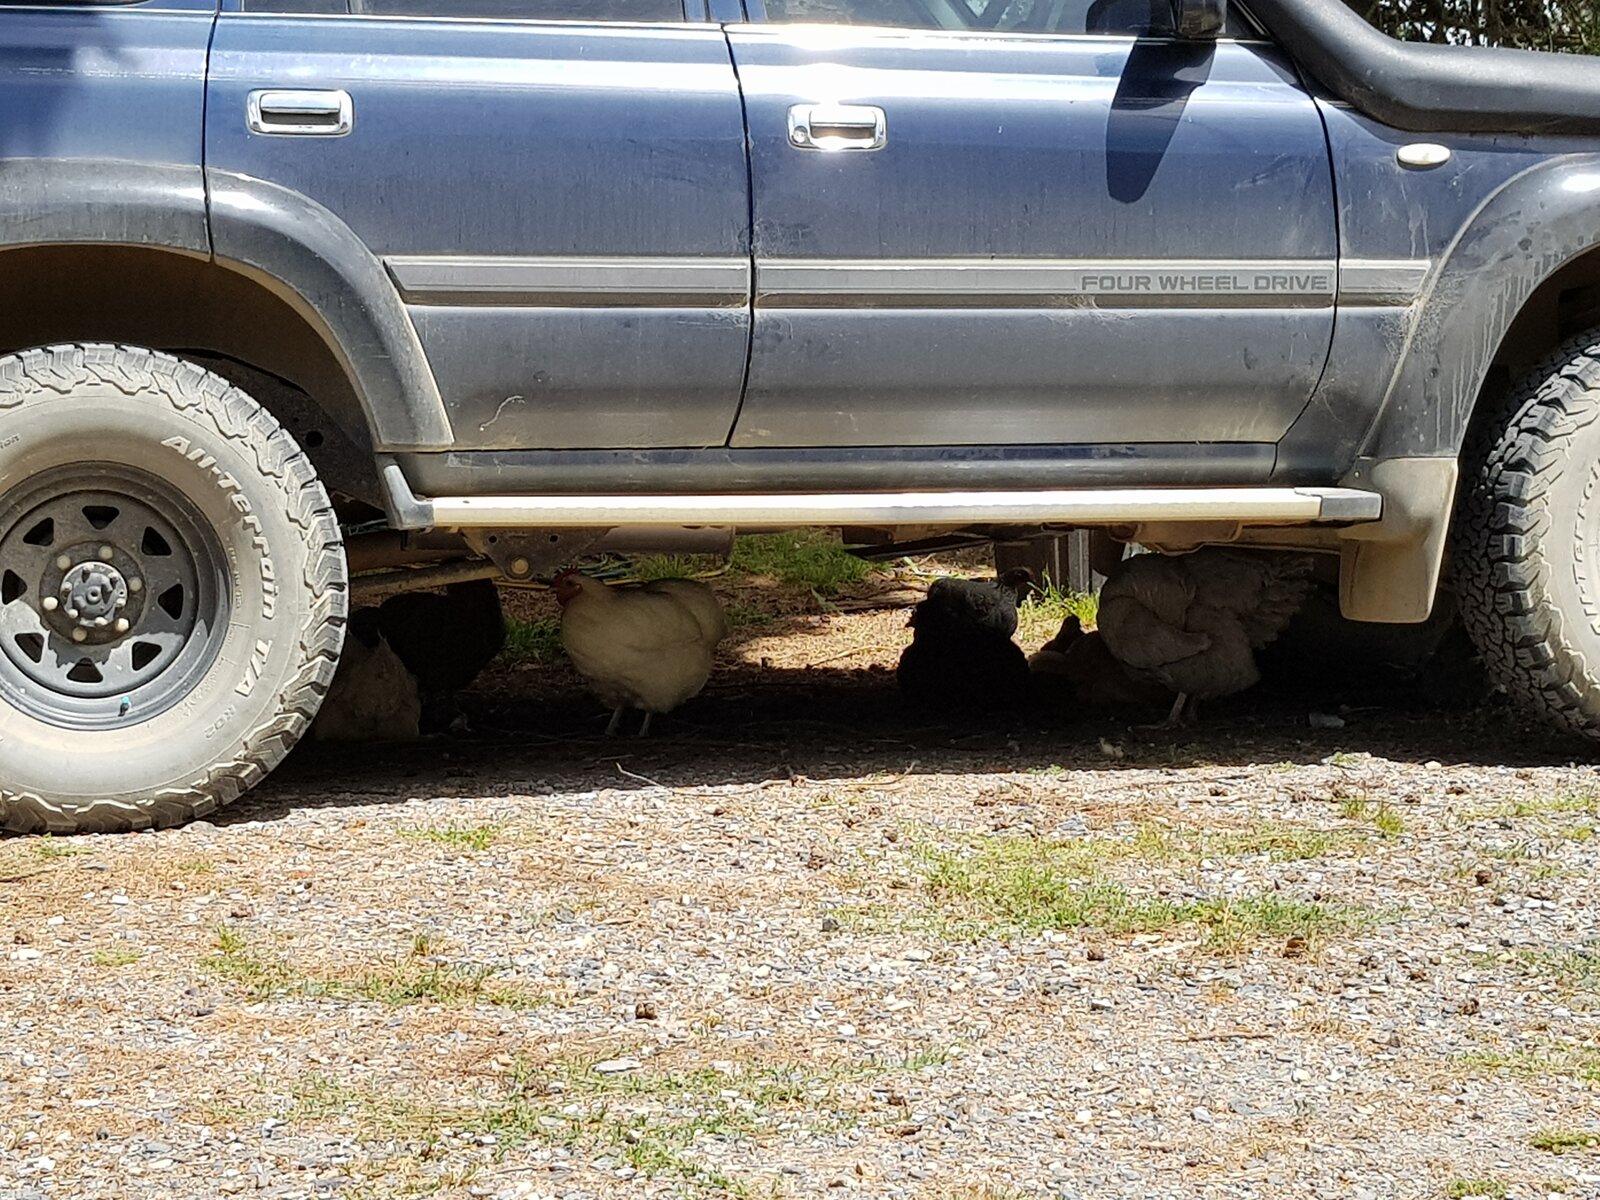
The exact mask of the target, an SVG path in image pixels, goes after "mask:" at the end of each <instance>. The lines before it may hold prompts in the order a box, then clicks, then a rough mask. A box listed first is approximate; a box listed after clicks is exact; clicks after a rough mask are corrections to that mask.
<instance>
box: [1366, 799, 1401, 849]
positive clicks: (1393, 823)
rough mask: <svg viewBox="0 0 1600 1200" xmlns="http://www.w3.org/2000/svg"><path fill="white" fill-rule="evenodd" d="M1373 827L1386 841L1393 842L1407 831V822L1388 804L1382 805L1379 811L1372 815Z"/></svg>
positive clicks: (1379, 806)
mask: <svg viewBox="0 0 1600 1200" xmlns="http://www.w3.org/2000/svg"><path fill="white" fill-rule="evenodd" d="M1372 827H1373V828H1374V829H1376V830H1377V831H1378V832H1379V833H1381V834H1382V835H1383V837H1384V840H1386V841H1391V842H1392V841H1393V840H1394V839H1395V838H1397V837H1399V836H1400V835H1401V834H1402V833H1404V832H1405V831H1406V822H1405V818H1403V817H1402V816H1401V815H1400V814H1399V813H1398V812H1396V811H1395V810H1394V809H1392V808H1390V807H1389V806H1388V805H1387V804H1380V805H1378V811H1377V812H1375V813H1373V814H1372Z"/></svg>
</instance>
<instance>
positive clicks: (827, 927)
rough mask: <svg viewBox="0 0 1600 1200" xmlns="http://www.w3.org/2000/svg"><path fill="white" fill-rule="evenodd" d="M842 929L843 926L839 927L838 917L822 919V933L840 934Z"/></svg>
mask: <svg viewBox="0 0 1600 1200" xmlns="http://www.w3.org/2000/svg"><path fill="white" fill-rule="evenodd" d="M840 928H841V926H840V925H839V919H838V918H837V917H823V918H822V932H823V933H838V932H839V930H840Z"/></svg>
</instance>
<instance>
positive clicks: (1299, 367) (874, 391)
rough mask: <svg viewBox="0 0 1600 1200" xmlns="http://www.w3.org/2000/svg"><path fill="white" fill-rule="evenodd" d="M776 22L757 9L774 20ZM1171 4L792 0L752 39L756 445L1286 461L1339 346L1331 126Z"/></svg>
mask: <svg viewBox="0 0 1600 1200" xmlns="http://www.w3.org/2000/svg"><path fill="white" fill-rule="evenodd" d="M751 2H752V3H756V4H757V5H758V6H759V0H751ZM1165 7H1166V4H1165V0H1094V2H1093V3H1090V2H1089V0H766V5H765V15H764V20H760V21H754V22H752V23H751V24H747V25H744V26H741V27H737V28H734V29H733V30H731V32H730V40H731V42H732V45H733V53H734V59H735V62H736V65H737V67H738V70H739V76H740V81H741V83H742V86H743V88H744V93H745V104H746V113H747V120H748V123H749V130H750V144H751V154H752V160H751V161H752V167H751V177H752V180H753V188H754V210H753V213H754V252H755V261H756V301H755V304H756V307H755V328H754V338H753V344H752V357H751V367H750V380H749V386H748V390H747V394H746V399H745V404H744V407H743V409H742V411H741V414H740V419H739V422H738V425H737V427H736V429H735V431H734V438H733V444H734V445H736V446H818V445H835V446H885V445H999V444H1033V445H1066V444H1075V445H1080V446H1081V445H1085V444H1107V443H1115V444H1126V443H1140V442H1142V443H1150V442H1159V443H1171V442H1191V443H1192V442H1231V443H1255V444H1261V443H1269V442H1272V441H1275V440H1276V439H1277V438H1278V437H1279V436H1280V435H1281V434H1282V433H1283V431H1284V430H1285V429H1286V428H1287V427H1288V425H1289V424H1290V422H1291V421H1292V420H1293V419H1294V417H1295V416H1296V415H1297V414H1298V413H1299V412H1300V411H1301V409H1302V408H1303V407H1304V406H1305V404H1306V402H1307V400H1308V398H1309V397H1310V395H1311V392H1312V389H1313V387H1314V386H1315V384H1316V381H1317V378H1318V375H1319V373H1320V372H1321V370H1322V367H1323V363H1324V361H1325V359H1326V356H1327V350H1328V343H1329V340H1330V337H1331V335H1332V327H1333V312H1334V310H1333V304H1334V294H1335V286H1334V285H1335V265H1336V257H1337V242H1336V232H1335V223H1334V197H1333V184H1332V180H1331V177H1330V173H1329V165H1328V151H1327V146H1326V142H1325V137H1324V134H1323V130H1322V124H1321V121H1320V119H1319V117H1318V115H1317V111H1316V109H1315V107H1314V105H1313V103H1312V101H1311V99H1310V98H1309V96H1308V95H1307V94H1306V93H1305V92H1304V91H1303V90H1302V89H1301V87H1300V86H1299V83H1298V81H1297V79H1296V77H1295V74H1294V72H1293V71H1292V69H1291V68H1290V67H1289V66H1288V64H1287V63H1286V62H1285V60H1284V59H1283V58H1282V57H1281V56H1280V55H1279V54H1278V53H1276V52H1275V51H1274V49H1273V48H1272V47H1271V46H1270V45H1268V44H1265V43H1264V42H1261V41H1260V40H1257V39H1256V38H1255V37H1254V36H1253V35H1252V33H1251V31H1250V30H1249V29H1248V28H1246V27H1243V26H1240V27H1238V28H1235V29H1232V30H1230V31H1229V33H1230V35H1232V36H1229V37H1226V38H1224V39H1223V40H1221V41H1219V42H1216V43H1205V42H1185V41H1181V40H1178V39H1176V38H1174V37H1172V36H1169V35H1170V28H1168V27H1166V26H1169V25H1170V18H1167V19H1166V22H1165V25H1164V22H1163V19H1162V16H1161V12H1162V10H1163V9H1165Z"/></svg>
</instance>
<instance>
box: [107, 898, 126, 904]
mask: <svg viewBox="0 0 1600 1200" xmlns="http://www.w3.org/2000/svg"><path fill="white" fill-rule="evenodd" d="M111 903H113V904H127V903H128V898H127V897H126V896H113V897H111Z"/></svg>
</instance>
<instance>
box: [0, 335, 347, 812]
mask: <svg viewBox="0 0 1600 1200" xmlns="http://www.w3.org/2000/svg"><path fill="white" fill-rule="evenodd" d="M0 480H4V481H6V482H5V484H4V485H3V486H0V827H3V828H5V829H7V830H10V831H13V832H24V833H30V832H51V833H86V832H114V831H124V830H133V829H145V828H151V827H157V828H159V827H164V826H170V825H177V824H180V823H182V822H184V821H187V820H190V819H192V818H194V817H197V816H201V815H203V814H206V813H209V812H211V811H213V810H214V809H216V808H218V807H220V806H222V805H225V804H228V803H230V802H231V801H233V800H235V799H237V798H238V797H239V796H240V795H241V794H242V793H243V792H245V791H246V790H247V789H248V788H250V787H252V786H253V785H255V784H256V783H258V782H260V781H261V780H262V779H263V778H265V776H266V775H267V773H268V772H269V771H271V770H272V768H273V767H275V766H276V765H277V764H278V763H279V762H281V761H282V760H283V758H284V756H285V755H286V754H288V752H289V750H290V748H291V747H292V746H293V745H294V744H295V742H296V741H297V740H298V739H299V737H300V736H301V734H302V733H304V732H305V730H306V728H307V726H308V725H309V724H310V722H311V719H312V718H313V717H314V716H315V715H316V712H317V708H318V707H319V706H320V704H321V702H322V698H323V696H324V695H325V694H326V692H327V689H328V685H329V683H330V682H331V680H332V678H333V672H334V667H335V665H336V664H337V661H338V656H339V651H340V648H341V646H342V645H343V640H344V624H345V614H346V590H347V580H346V570H345V562H344V550H343V544H342V542H341V540H340V536H339V527H338V523H337V521H336V520H335V518H334V514H333V507H332V505H331V504H330V503H329V500H328V496H327V493H326V492H325V491H324V490H323V487H322V485H321V484H320V483H319V482H318V481H317V477H316V473H315V471H314V470H313V469H312V467H311V464H310V462H309V460H308V459H307V458H306V456H305V454H304V453H303V452H302V451H301V449H300V447H299V446H298V445H296V444H295V442H294V440H293V439H292V438H291V437H290V436H289V434H288V433H286V432H285V431H284V430H283V429H282V427H280V426H279V425H278V423H277V421H275V420H274V419H273V418H272V416H271V415H269V414H268V413H267V412H266V411H265V410H264V409H262V408H261V407H260V405H258V404H257V403H256V402H255V401H254V400H252V399H251V398H250V397H249V396H247V395H246V394H245V393H244V392H242V391H240V390H239V389H237V388H234V387H231V386H230V385H229V384H228V383H226V382H225V381H224V380H222V379H220V378H218V377H217V376H215V375H213V374H211V373H209V372H207V371H204V370H202V369H201V368H199V367H197V366H195V365H193V364H191V363H186V362H183V361H181V360H179V359H176V358H173V357H170V356H168V355H164V354H158V353H155V352H152V351H149V350H140V349H134V348H130V347H121V346H107V345H77V346H53V347H50V348H48V349H39V350H29V351H26V352H24V353H21V354H15V355H10V356H7V357H4V358H0Z"/></svg>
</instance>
